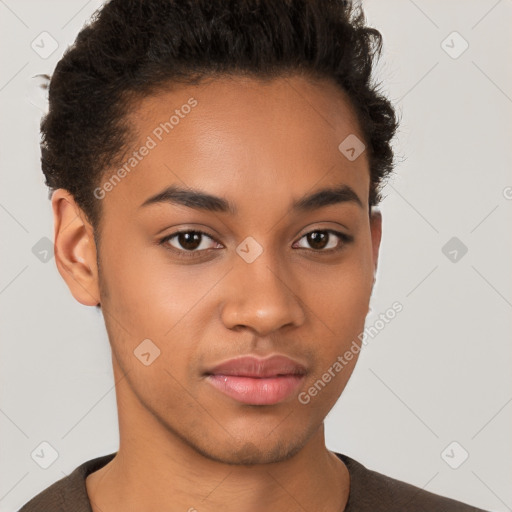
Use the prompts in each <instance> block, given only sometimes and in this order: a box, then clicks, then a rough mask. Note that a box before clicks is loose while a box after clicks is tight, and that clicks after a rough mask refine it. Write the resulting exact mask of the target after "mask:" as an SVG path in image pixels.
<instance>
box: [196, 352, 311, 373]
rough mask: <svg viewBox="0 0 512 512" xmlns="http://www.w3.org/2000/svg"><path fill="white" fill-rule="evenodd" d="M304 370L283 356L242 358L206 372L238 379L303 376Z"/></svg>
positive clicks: (300, 365) (226, 362)
mask: <svg viewBox="0 0 512 512" xmlns="http://www.w3.org/2000/svg"><path fill="white" fill-rule="evenodd" d="M305 373H306V368H305V367H304V366H303V365H302V364H300V363H298V362H297V361H295V360H294V359H291V358H289V357H286V356H284V355H280V354H278V355H273V356H270V357H266V358H263V359H262V358H258V357H255V356H242V357H237V358H234V359H229V360H227V361H224V362H222V363H220V364H218V365H217V366H215V367H213V368H212V369H210V370H208V371H207V372H206V374H207V375H236V376H240V377H255V378H265V377H276V376H279V375H304V374H305Z"/></svg>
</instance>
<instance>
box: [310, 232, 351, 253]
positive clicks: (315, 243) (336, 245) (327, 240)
mask: <svg viewBox="0 0 512 512" xmlns="http://www.w3.org/2000/svg"><path fill="white" fill-rule="evenodd" d="M336 238H338V240H336ZM304 239H305V240H306V242H307V244H308V245H309V247H303V248H305V249H308V248H310V249H312V250H313V251H318V252H331V251H338V250H341V249H342V248H343V246H344V245H345V244H346V243H349V242H351V241H352V237H351V236H349V235H345V234H344V233H340V232H338V231H333V230H331V229H317V230H315V231H310V232H309V233H307V234H305V235H304V236H303V237H302V238H301V240H304ZM340 240H341V242H340Z"/></svg>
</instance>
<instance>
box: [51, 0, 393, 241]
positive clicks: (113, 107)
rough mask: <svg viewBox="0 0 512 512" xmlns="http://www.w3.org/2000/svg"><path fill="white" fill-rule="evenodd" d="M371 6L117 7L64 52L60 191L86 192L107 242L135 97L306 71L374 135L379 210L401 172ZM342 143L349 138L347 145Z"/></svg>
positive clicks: (137, 3)
mask: <svg viewBox="0 0 512 512" xmlns="http://www.w3.org/2000/svg"><path fill="white" fill-rule="evenodd" d="M365 23H366V20H365V15H364V12H363V10H362V8H361V6H357V7H355V6H354V5H353V4H352V2H350V1H346V0H345V1H343V0H109V1H107V2H106V3H105V4H104V5H103V6H102V7H101V8H100V9H99V10H97V11H96V12H95V13H94V15H93V16H92V18H91V20H90V22H89V23H88V24H87V25H86V26H84V28H83V29H82V30H81V31H80V33H79V34H78V36H77V38H76V40H75V42H74V43H73V45H72V46H70V47H69V48H68V49H67V50H66V51H65V53H64V55H63V57H62V58H61V60H60V61H59V62H58V64H57V66H56V68H55V71H54V73H53V75H52V77H51V80H50V83H49V90H48V98H49V109H48V113H47V115H46V116H45V117H44V118H43V119H42V121H41V164H42V170H43V173H44V175H45V178H46V185H47V186H48V187H50V197H51V194H52V193H53V190H55V189H57V188H64V189H66V190H67V191H69V192H70V193H71V194H72V196H73V197H74V199H75V201H76V202H77V204H78V205H79V207H80V208H81V209H82V210H83V211H84V213H85V215H86V217H87V219H88V220H89V222H90V223H91V225H92V226H93V228H94V230H95V238H97V237H98V239H97V241H98V240H99V233H98V232H97V231H99V229H100V221H101V201H100V200H99V199H97V198H96V197H95V195H94V192H93V191H94V189H95V188H96V187H98V186H99V185H100V183H101V181H102V178H103V176H104V175H105V173H106V171H108V169H109V168H110V167H111V166H113V165H117V164H119V163H120V162H121V158H122V156H123V150H125V149H126V145H127V143H128V142H129V140H130V137H131V136H133V134H132V133H131V131H130V127H129V126H128V123H126V122H125V121H126V116H127V113H128V112H129V110H130V108H131V107H132V106H133V105H134V102H135V101H137V100H138V99H142V98H144V97H145V96H148V95H150V94H151V93H154V92H158V91H159V90H163V89H165V88H166V87H170V86H171V85H172V84H173V83H180V84H198V83H199V82H200V81H201V80H202V79H205V78H215V77H217V76H222V75H245V76H250V77H254V78H259V79H263V80H269V79H273V78H279V77H282V76H287V75H293V74H301V75H304V76H306V77H310V78H312V79H318V78H319V79H330V80H334V81H335V83H336V84H337V85H339V87H340V88H341V89H343V90H344V91H345V92H346V93H347V94H348V97H349V98H350V101H351V105H352V107H353V108H354V109H355V112H356V114H357V118H358V121H359V125H360V127H361V130H362V133H363V135H364V139H365V141H364V142H365V145H366V148H367V157H368V159H369V167H370V193H369V198H368V199H369V204H370V206H373V205H377V204H378V203H379V202H380V201H381V200H382V195H381V188H382V185H383V181H384V179H385V178H386V177H387V176H388V175H389V174H390V173H392V171H393V167H394V158H393V151H392V148H391V144H390V142H391V139H392V137H393V136H394V134H395V131H396V129H397V127H398V119H397V116H396V113H395V110H394V108H393V106H392V105H391V103H390V102H389V101H388V99H386V98H385V97H384V95H383V94H381V92H379V90H378V89H379V86H380V84H375V83H373V77H372V76H371V75H372V68H373V63H374V61H375V57H376V56H377V57H378V56H379V55H380V53H381V49H382V36H381V34H380V32H379V31H378V30H376V29H375V28H371V27H368V26H366V25H365ZM340 142H341V141H340Z"/></svg>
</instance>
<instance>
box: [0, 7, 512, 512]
mask: <svg viewBox="0 0 512 512" xmlns="http://www.w3.org/2000/svg"><path fill="white" fill-rule="evenodd" d="M100 4H101V2H100V1H89V2H86V1H84V0H67V1H45V2H42V1H40V0H39V1H35V0H33V1H28V0H25V1H15V0H0V17H1V18H0V19H1V22H0V23H1V24H0V32H1V33H2V38H3V42H2V45H1V50H0V52H1V78H0V104H1V117H2V123H1V125H0V130H1V132H0V141H1V153H0V165H1V170H2V172H1V180H2V184H1V192H0V229H1V241H2V260H1V267H0V310H1V314H2V320H1V322H0V333H1V350H2V357H1V358H0V365H1V368H0V371H1V408H0V427H1V429H2V440H3V442H2V444H1V446H0V450H1V452H0V465H1V469H0V471H1V480H0V511H1V512H4V511H5V512H7V511H13V510H17V509H18V508H19V507H20V506H21V505H22V504H24V503H25V502H26V501H28V499H29V498H31V497H32V496H33V495H35V494H36V493H38V492H39V491H41V490H42V489H44V488H46V487H47V486H48V485H50V484H51V483H52V482H54V481H56V480H58V479H60V478H62V477H63V476H65V475H66V474H69V473H70V471H72V470H73V469H74V468H75V467H76V466H78V465H79V464H81V463H82V462H84V461H85V460H88V459H91V458H93V457H96V456H99V455H103V454H106V453H110V452H113V451H115V450H117V447H118V430H117V412H116V404H115V392H114V387H113V376H112V370H111V362H110V350H109V347H108V340H107V337H106V333H105V329H104V324H103V319H102V317H101V314H99V313H97V312H96V311H95V310H94V308H88V307H85V306H82V305H80V304H79V303H78V302H76V301H75V300H74V299H73V297H72V296H71V294H70V293H69V291H68V289H67V287H66V285H65V283H64V281H63V280H62V278H61V277H60V275H59V274H58V272H57V269H56V266H55V260H54V258H53V257H52V253H51V242H50V241H51V240H53V220H52V215H51V205H50V201H49V200H48V196H47V189H46V187H45V186H44V184H43V175H42V173H41V171H40V166H39V156H40V155H39V147H38V142H39V132H38V127H39V120H40V116H41V109H44V98H43V95H42V94H41V93H40V92H38V90H37V87H36V81H35V80H33V79H32V78H31V77H32V76H34V75H35V74H37V73H49V74H51V72H52V70H53V68H54V66H55V64H56V63H57V61H58V60H59V58H60V57H61V55H62V53H63V51H64V50H65V48H66V47H67V46H68V45H69V44H71V42H72V41H73V40H74V38H75V37H76V34H77V33H78V31H79V30H80V28H81V27H82V25H83V24H84V22H85V21H86V20H87V19H88V18H89V16H90V15H91V14H92V13H93V11H94V10H95V9H96V8H97V7H99V6H100ZM363 6H364V7H365V11H366V14H367V17H368V20H369V22H370V24H371V25H373V26H375V27H376V28H378V29H379V30H380V31H381V32H382V34H383V35H384V53H383V56H382V58H381V61H380V64H379V66H378V73H377V76H378V79H379V80H382V81H383V86H382V87H383V91H384V92H385V93H386V94H387V95H389V97H390V99H391V100H392V101H393V103H394V104H395V105H397V107H398V109H399V111H400V112H401V114H402V116H403V117H402V125H401V128H400V132H399V133H398V138H397V142H396V145H395V149H396V151H397V155H398V159H399V164H398V167H397V174H396V176H395V177H394V178H393V179H392V180H391V181H390V182H389V184H388V186H387V189H386V194H387V197H386V199H385V200H384V202H383V203H382V205H381V211H382V213H383V220H384V229H383V242H382V246H381V253H380V265H379V270H378V279H377V284H376V288H375V291H374V296H373V297H372V303H371V306H372V312H371V313H370V314H369V316H368V319H367V325H372V324H374V322H375V320H376V319H377V318H378V315H379V314H380V313H383V312H385V311H386V310H387V309H388V308H390V307H391V304H392V303H393V302H395V301H400V303H401V304H402V305H403V311H402V312H400V313H399V314H398V315H397V316H396V318H395V319H394V320H392V321H391V322H390V323H389V324H387V325H386V326H385V328H384V329H382V330H380V332H379V334H378V335H377V336H375V337H374V338H369V341H368V344H367V346H366V347H365V348H364V350H363V352H362V354H361V358H360V360H359V363H358V365H357V367H356V370H355V373H354V375H353V377H352V379H351V380H350V382H349V385H348V387H347V388H346V391H345V392H344V394H343V395H342V398H341V399H340V400H339V402H338V404H337V405H336V407H335V408H334V409H333V410H332V412H331V413H330V415H329V416H328V418H327V421H326V430H327V443H328V447H329V448H330V449H332V450H336V451H340V452H343V453H346V454H347V455H349V456H352V457H353V458H356V459H357V460H359V461H360V462H362V463H363V464H365V465H366V466H367V467H369V468H371V469H374V470H377V471H380V472H382V473H385V474H388V475H390V476H394V477H395V478H398V479H400V480H404V481H407V482H410V483H412V484H414V485H417V486H419V487H424V488H425V489H427V490H429V491H432V492H436V493H439V494H444V495H446V496H450V497H453V498H456V499H459V500H461V501H466V502H469V503H472V504H474V505H476V506H479V507H482V508H486V509H489V510H494V511H506V510H512V486H511V485H510V484H511V482H512V462H511V461H512V437H511V436H510V432H511V431H512V429H511V426H512V385H511V380H512V378H511V375H512V371H511V370H512V358H511V355H512V344H511V343H510V341H511V339H510V332H511V326H512V325H511V324H512V315H511V312H512V286H511V283H512V270H511V264H510V262H511V261H512V240H511V238H512V237H511V220H512V219H511V217H512V174H511V172H510V165H511V162H512V150H511V146H512V144H511V142H512V137H511V136H512V117H511V113H512V66H511V65H510V62H511V57H512V55H511V53H512V32H511V30H510V27H511V23H512V0H500V1H496V0H471V1H468V0H464V1H463V0H459V1H455V0H451V1H446V0H443V1H441V0H436V1H427V0H415V1H413V0H393V1H386V2H384V1H382V0H380V1H377V0H364V2H363ZM43 31H46V32H48V33H49V34H50V35H51V38H53V39H54V40H55V41H56V44H58V47H57V49H56V50H55V51H54V52H53V53H52V54H51V55H49V56H46V55H41V53H42V52H44V51H46V52H49V51H50V50H51V49H52V46H51V45H52V41H51V40H50V39H49V38H48V36H40V34H41V33H42V32H43ZM454 31H456V32H458V33H459V34H460V36H458V35H453V34H452V32H454ZM451 34H452V35H451ZM42 38H46V39H43V40H42ZM33 41H35V43H34V46H35V47H36V48H38V52H39V53H37V52H36V51H35V50H34V49H33V48H32V47H31V44H32V42H33ZM443 41H445V42H444V43H443ZM464 41H467V43H468V44H469V47H468V48H467V50H466V51H464V52H463V53H461V54H460V52H461V50H462V49H463V48H464ZM36 45H38V46H36ZM450 54H451V55H450ZM459 54H460V55H459ZM454 57H456V58H454ZM452 237H456V238H457V240H456V241H455V242H452V243H455V245H454V246H453V247H452V246H451V245H449V246H448V247H447V248H445V249H444V252H443V247H445V244H447V242H448V241H449V240H450V239H451V238H452ZM41 239H42V240H41ZM46 239H48V240H46ZM462 244H463V245H464V246H465V247H467V253H466V254H464V255H462V252H463V246H462ZM48 248H49V249H50V252H47V253H45V250H48ZM454 249H455V250H456V251H457V253H456V254H455V253H454V252H451V254H450V251H453V250H454ZM445 253H446V254H447V255H445ZM453 259H455V261H452V260H453ZM43 441H46V442H48V443H50V444H51V445H52V446H53V447H54V449H55V450H56V451H57V452H58V455H59V456H58V458H57V460H56V461H55V462H54V463H53V464H52V465H51V466H50V467H48V469H43V468H41V467H40V466H39V465H38V464H36V462H34V460H33V459H32V458H31V453H33V452H34V450H36V448H38V447H39V446H40V443H41V442H43ZM454 441H456V442H457V443H458V444H457V445H455V447H454V445H451V446H449V445H450V444H451V443H452V442H454ZM447 447H448V448H447ZM465 452H467V453H468V454H469V457H468V458H467V460H465V461H464V462H463V463H462V464H461V465H460V466H459V467H458V468H457V469H452V467H450V466H449V465H448V463H447V461H449V462H450V463H451V464H452V465H458V464H459V463H460V462H461V460H462V459H463V455H464V454H465ZM443 454H444V455H443Z"/></svg>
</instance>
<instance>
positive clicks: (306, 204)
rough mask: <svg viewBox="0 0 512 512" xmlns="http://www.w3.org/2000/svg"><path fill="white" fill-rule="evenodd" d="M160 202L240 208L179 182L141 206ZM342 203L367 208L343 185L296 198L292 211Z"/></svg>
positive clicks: (230, 209) (226, 210)
mask: <svg viewBox="0 0 512 512" xmlns="http://www.w3.org/2000/svg"><path fill="white" fill-rule="evenodd" d="M160 203H171V204H176V205H183V206H187V207H188V208H194V209H196V210H203V211H207V212H220V213H229V214H231V215H236V214H237V211H238V210H237V208H236V206H235V205H234V204H233V203H231V202H230V201H228V200H227V199H224V198H222V197H217V196H214V195H211V194H207V193H205V192H202V191H200V190H194V189H185V188H181V187H178V186H177V185H171V186H169V187H167V188H165V189H164V190H162V191H161V192H159V193H158V194H155V195H154V196H151V197H149V198H148V199H146V200H145V201H144V202H143V203H142V204H141V205H140V207H141V208H142V207H146V206H149V205H152V204H160ZM340 203H353V204H356V205H358V206H359V207H361V208H364V206H363V203H362V201H361V199H360V198H359V196H358V195H357V194H356V193H355V191H354V190H353V189H352V188H351V187H349V186H348V185H340V186H338V187H334V188H324V189H321V190H318V191H316V192H313V193H311V194H309V195H305V196H303V197H301V198H299V199H297V200H295V201H294V202H293V204H292V210H293V211H296V212H309V211H313V210H316V209H319V208H323V207H325V206H330V205H333V204H340Z"/></svg>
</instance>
